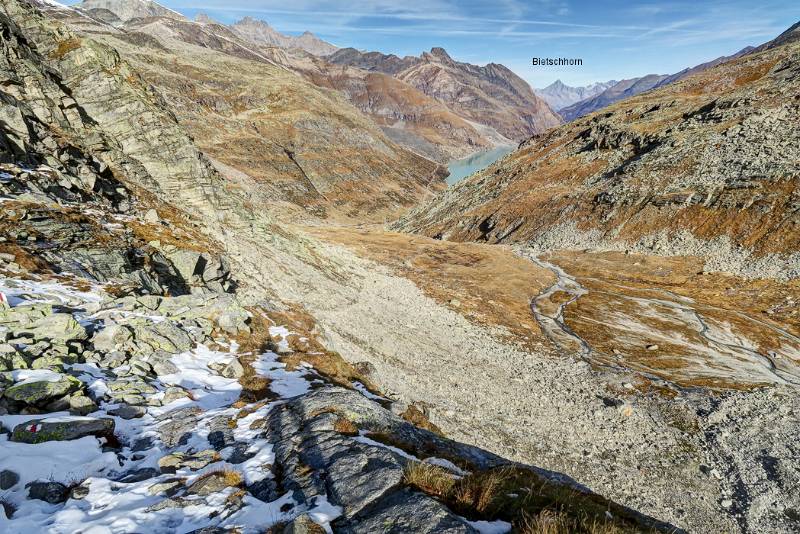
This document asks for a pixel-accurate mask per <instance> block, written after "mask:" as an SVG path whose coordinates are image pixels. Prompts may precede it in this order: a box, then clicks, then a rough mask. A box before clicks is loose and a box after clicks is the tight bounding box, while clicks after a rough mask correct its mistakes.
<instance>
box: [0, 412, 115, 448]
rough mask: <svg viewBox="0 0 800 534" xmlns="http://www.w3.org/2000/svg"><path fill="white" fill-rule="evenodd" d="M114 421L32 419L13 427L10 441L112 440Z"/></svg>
mask: <svg viewBox="0 0 800 534" xmlns="http://www.w3.org/2000/svg"><path fill="white" fill-rule="evenodd" d="M113 435H114V420H113V419H111V418H101V419H95V418H92V417H59V418H52V419H34V420H32V421H28V422H26V423H22V424H20V425H17V426H15V427H14V432H13V433H12V435H11V441H16V442H19V443H44V442H46V441H69V440H73V439H80V438H83V437H86V436H97V437H105V438H112V437H113Z"/></svg>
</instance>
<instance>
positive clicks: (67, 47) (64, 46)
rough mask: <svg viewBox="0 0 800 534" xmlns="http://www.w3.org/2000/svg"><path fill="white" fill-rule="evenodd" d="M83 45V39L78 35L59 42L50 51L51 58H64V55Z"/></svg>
mask: <svg viewBox="0 0 800 534" xmlns="http://www.w3.org/2000/svg"><path fill="white" fill-rule="evenodd" d="M80 47H81V41H80V39H78V38H77V37H70V38H69V39H65V40H63V41H61V42H59V43H58V46H57V47H56V48H55V50H53V51H52V52H50V58H51V59H62V58H63V57H64V56H66V55H67V54H69V53H70V52H72V51H73V50H77V49H78V48H80Z"/></svg>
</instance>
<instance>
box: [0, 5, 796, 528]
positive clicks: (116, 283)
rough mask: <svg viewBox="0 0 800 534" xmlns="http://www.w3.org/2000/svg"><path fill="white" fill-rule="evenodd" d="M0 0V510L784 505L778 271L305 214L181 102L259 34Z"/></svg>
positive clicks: (792, 458)
mask: <svg viewBox="0 0 800 534" xmlns="http://www.w3.org/2000/svg"><path fill="white" fill-rule="evenodd" d="M0 6H1V7H0V23H1V24H2V27H3V30H4V31H3V32H0V39H2V46H0V50H2V67H1V68H0V71H1V72H2V76H3V79H5V80H7V82H6V83H4V84H2V90H0V95H2V99H3V102H4V105H3V106H2V108H0V109H2V112H3V117H4V118H3V121H2V129H1V130H0V132H1V135H0V140H2V143H0V146H2V149H0V154H2V157H1V158H0V163H2V168H1V170H2V173H0V203H2V205H3V209H2V210H0V302H2V304H0V307H1V308H2V310H1V311H0V323H1V326H0V347H1V348H0V365H2V366H3V367H0V377H2V378H0V390H2V399H1V400H0V405H2V408H0V424H2V427H3V428H2V429H1V430H0V431H1V432H2V435H0V488H2V489H0V501H2V504H3V509H2V512H3V513H0V521H5V522H4V523H0V530H3V531H4V532H5V531H8V532H31V531H41V530H50V531H55V532H73V531H75V530H76V528H94V529H95V530H103V529H105V530H113V531H116V530H119V531H148V532H176V531H177V532H190V531H198V530H200V531H203V530H205V531H206V532H207V531H208V529H216V530H217V531H222V532H231V531H237V530H238V531H243V532H247V533H249V532H261V531H264V530H268V529H272V530H273V531H279V532H296V531H302V530H303V529H305V530H310V531H314V530H317V531H318V530H319V527H320V526H321V527H323V528H325V527H330V528H331V529H333V530H335V531H339V530H341V531H344V532H374V531H375V530H391V531H393V532H427V531H441V530H444V529H445V528H447V529H448V530H449V531H455V532H475V531H478V532H488V531H491V532H509V531H523V532H526V531H530V530H533V531H534V532H537V531H542V530H545V531H547V530H548V529H549V530H552V529H556V530H561V531H568V532H574V531H578V532H597V531H598V529H599V531H601V532H632V531H646V532H650V531H652V530H653V529H655V530H656V531H659V530H664V531H669V532H672V531H677V532H680V531H681V529H685V530H688V531H693V532H694V531H698V532H787V533H788V532H793V531H795V530H796V526H797V510H800V502H799V501H798V494H797V492H795V491H794V490H793V489H794V488H795V487H797V484H798V474H797V470H796V469H795V468H794V466H795V464H796V450H795V448H794V443H795V436H796V435H797V433H798V431H800V429H799V428H798V425H799V424H800V423H798V419H797V417H796V414H797V413H800V406H798V402H799V399H800V396H798V395H797V394H796V387H797V386H796V385H795V384H794V381H796V377H797V376H798V368H800V365H798V364H797V362H800V352H798V351H800V344H799V343H800V342H798V341H797V339H798V336H800V326H799V325H800V322H799V321H800V314H799V313H798V310H797V306H796V298H795V295H797V291H798V289H797V283H798V282H797V280H788V281H785V282H781V281H772V280H763V279H753V280H749V279H744V278H742V277H736V276H720V275H719V274H717V273H713V272H704V273H702V274H698V273H701V272H702V271H703V261H702V259H701V258H691V259H685V258H662V257H657V256H644V255H639V254H622V253H616V254H615V253H609V252H605V253H597V252H595V253H592V252H577V251H557V250H554V251H551V252H550V253H548V254H538V255H537V254H534V252H536V251H532V250H530V249H526V250H520V251H519V254H518V253H516V252H515V251H513V250H511V249H510V248H508V247H504V246H497V245H488V244H475V243H457V242H448V241H442V240H436V239H431V238H426V237H423V236H419V235H409V234H397V233H391V232H385V231H382V230H381V229H380V228H376V227H375V226H363V225H362V226H358V225H354V224H353V223H352V219H350V221H351V222H350V224H347V225H344V224H336V223H335V222H332V221H331V220H326V221H323V222H321V223H320V222H318V221H317V220H316V219H314V218H312V217H308V214H307V213H304V212H299V208H298V207H297V204H293V203H290V202H286V201H285V200H286V199H283V198H281V197H280V194H279V193H280V192H278V191H274V190H271V191H270V190H269V188H268V185H267V184H266V183H258V182H256V181H255V180H253V179H252V177H250V176H248V175H246V174H244V173H242V172H241V171H237V169H235V168H233V167H231V166H227V167H226V166H225V164H224V163H222V162H221V161H219V160H217V161H216V162H215V165H214V166H212V165H210V164H209V161H208V159H207V157H206V156H205V155H204V154H203V153H201V152H200V151H199V150H198V149H197V148H196V145H195V144H193V142H192V140H191V138H190V137H189V136H188V135H187V134H186V131H185V127H186V125H187V124H189V123H188V122H186V117H191V115H190V114H191V113H197V111H196V109H197V108H196V107H195V106H196V105H197V104H196V103H197V102H207V103H208V104H207V107H209V108H213V109H220V110H222V109H225V110H226V111H227V112H230V109H233V110H234V111H236V110H237V109H240V108H238V107H236V106H234V105H231V106H230V108H225V107H224V105H225V103H227V102H228V100H220V99H219V96H220V95H219V94H217V93H215V92H214V91H213V89H214V87H213V86H214V84H219V85H220V87H223V89H224V90H225V91H230V90H231V87H230V86H225V85H224V84H225V83H228V84H230V83H235V82H236V80H237V79H239V78H242V77H245V78H244V79H246V76H247V73H248V72H249V70H247V69H255V68H256V67H257V66H258V65H261V64H264V65H270V66H271V68H272V69H275V68H278V67H276V66H275V65H273V63H272V62H273V60H271V59H270V60H269V61H266V62H264V61H263V60H262V62H260V63H259V62H255V61H253V60H249V59H246V58H239V59H240V60H241V61H242V63H241V65H242V66H241V69H240V70H231V71H230V72H229V77H228V79H227V80H220V79H219V78H213V77H212V78H208V79H206V76H207V75H209V74H207V73H206V70H204V69H208V70H209V71H213V70H214V69H220V68H222V69H225V68H230V67H231V65H233V64H232V63H230V59H229V58H230V57H235V56H231V54H222V53H220V51H219V50H217V49H215V48H210V47H206V48H205V50H204V51H203V54H201V55H198V56H197V57H190V56H191V54H192V53H196V52H191V51H192V50H195V48H191V46H195V47H196V48H201V47H200V46H197V45H190V44H189V43H185V42H183V41H181V40H180V39H176V40H165V41H162V40H161V39H160V38H154V37H153V36H151V35H148V34H145V33H125V32H121V31H119V30H117V29H114V28H111V29H109V28H108V26H107V25H102V24H101V25H97V23H96V21H95V22H93V21H92V20H90V19H86V18H85V17H81V18H80V20H81V21H83V22H82V23H81V26H80V27H81V28H84V30H82V31H85V32H86V33H87V34H88V33H91V32H95V31H96V30H97V29H98V28H104V29H102V30H101V31H99V33H96V34H95V35H97V37H98V38H99V39H102V40H107V41H108V42H109V43H114V46H118V47H119V48H120V50H124V49H125V47H129V50H128V51H127V52H126V51H123V52H122V54H123V56H124V57H131V58H133V60H134V61H137V63H138V64H140V65H141V68H143V69H147V68H151V69H153V70H154V72H158V71H159V70H161V71H163V72H160V73H158V76H157V77H156V76H154V77H153V79H154V80H160V82H159V83H160V84H163V85H159V84H155V83H153V82H148V81H147V80H148V78H149V76H152V75H147V76H140V75H139V74H138V73H137V72H136V70H134V69H133V68H132V66H131V64H130V63H128V62H127V61H125V60H123V59H121V57H120V55H119V54H118V53H117V52H115V51H114V50H112V49H111V48H109V47H108V46H107V45H104V44H102V43H99V42H97V41H95V40H94V39H91V38H89V37H86V36H85V35H82V34H81V35H76V34H75V33H73V32H72V31H70V30H68V29H66V28H64V27H62V26H60V25H59V24H58V23H57V22H55V21H53V20H48V19H43V18H41V17H40V16H38V15H37V14H36V13H35V12H34V11H33V10H31V9H30V8H28V7H27V6H26V4H25V3H23V2H21V1H19V0H8V1H6V2H3V3H2V4H0ZM67 11H69V10H67ZM50 13H51V14H53V15H55V14H57V13H54V12H50ZM73 13H75V12H74V11H73ZM59 16H65V15H63V14H59ZM75 20H76V21H77V20H78V19H75ZM75 23H76V24H77V22H75ZM137 24H142V25H143V27H146V26H147V25H148V24H155V25H154V27H158V28H160V29H159V31H174V30H175V28H180V25H175V24H172V23H164V22H163V21H152V20H151V21H150V22H139V23H137ZM215 34H216V33H215ZM216 35H217V37H220V36H221V35H220V34H216ZM201 38H202V40H207V41H206V42H208V43H210V44H214V43H217V44H215V46H217V45H220V46H221V44H220V41H216V40H215V39H213V38H212V36H211V35H208V36H202V37H201ZM228 39H232V40H231V41H225V42H228V43H232V44H238V41H237V38H236V36H232V37H228ZM201 42H202V41H201ZM164 43H167V44H169V45H171V46H172V45H175V46H178V47H179V48H176V50H179V51H180V54H178V53H177V52H175V51H170V49H169V48H167V47H166V46H165V45H164ZM180 43H183V44H180ZM182 46H186V47H187V48H186V49H184V48H180V47H182ZM140 48H142V49H145V50H146V52H149V54H150V59H151V61H152V58H156V59H155V60H156V61H163V58H164V57H166V58H169V59H170V63H168V64H165V65H160V66H158V67H148V65H147V64H146V61H145V59H144V58H145V57H147V54H146V53H145V52H144V51H141V50H139V49H140ZM250 48H251V53H253V52H255V53H260V52H258V51H257V50H254V49H252V47H250ZM164 49H166V50H164ZM135 50H139V52H136V53H132V52H131V51H135ZM190 52H191V53H190ZM137 53H138V54H140V57H139V58H138V59H137V55H136V54H137ZM161 53H164V54H165V55H164V56H163V57H161V56H160V55H159V54H161ZM181 54H186V55H185V56H184V58H188V59H181ZM174 56H178V57H177V58H175V57H174ZM275 57H277V56H275ZM215 61H219V63H215ZM169 69H173V70H174V71H175V72H176V73H175V74H174V75H170V74H169V72H167V71H168V70H169ZM186 72H190V73H192V75H196V76H197V81H192V82H191V83H187V82H186V80H187V79H191V78H187V77H186V74H185V73H186ZM146 73H147V71H145V74H146ZM195 73H197V74H195ZM274 73H282V74H280V75H276V74H274ZM284 75H286V76H288V75H291V76H294V78H288V77H287V78H285V79H284V78H282V77H281V76H284ZM262 76H263V77H264V78H260V77H262ZM268 76H274V77H268ZM254 77H259V80H260V81H261V84H262V85H266V84H265V83H264V80H265V79H266V80H269V82H270V83H272V82H273V81H274V83H276V84H277V85H278V87H279V88H280V89H281V92H279V93H276V94H274V95H271V99H270V100H269V108H270V109H276V108H277V109H282V108H280V107H279V106H280V105H283V103H284V102H289V103H290V104H291V105H294V104H293V103H292V102H291V98H292V97H293V93H294V92H297V94H298V95H299V98H304V99H308V98H309V97H310V96H314V95H319V93H320V91H319V89H316V88H314V87H311V86H307V85H305V84H304V83H303V84H299V85H295V84H296V82H295V81H293V82H292V83H289V82H287V83H286V85H281V84H282V83H283V80H296V79H298V78H297V76H296V75H294V74H292V73H288V74H287V73H286V71H285V70H283V69H281V70H275V71H272V70H268V71H256V72H254ZM209 80H212V81H213V83H211V82H210V81H209ZM232 80H233V81H232ZM167 81H168V82H169V83H166V82H167ZM301 81H302V80H301ZM242 83H245V88H247V87H248V84H250V83H255V82H251V81H246V82H242ZM204 84H208V85H204ZM195 87H197V88H199V89H198V90H197V91H196V92H195V91H193V88H195ZM237 87H238V86H237ZM249 90H250V89H248V91H249ZM248 91H242V93H241V94H242V95H243V96H244V103H243V105H246V104H247V102H248V101H249V99H250V98H251V96H250V95H252V94H253V93H251V92H248ZM305 91H312V93H311V94H310V95H309V93H307V92H305ZM225 95H226V97H227V98H231V99H232V100H230V102H233V103H238V100H236V99H235V98H234V97H236V96H237V95H232V94H229V93H227V92H226V93H225ZM332 98H333V97H332ZM217 106H219V108H217ZM288 109H294V108H291V107H289V108H288ZM237 112H238V111H237ZM215 113H216V112H215ZM219 113H220V114H221V113H222V112H221V111H220V112H219ZM241 113H242V116H241V117H240V120H241V119H242V118H244V119H246V117H247V115H246V113H244V112H241ZM208 116H209V117H214V115H213V114H209V115H208ZM362 120H363V119H362ZM222 124H223V125H224V123H222ZM259 124H260V123H258V122H256V125H257V126H258V125H259ZM274 124H277V125H280V122H278V123H270V125H271V126H272V125H274ZM315 124H318V123H315ZM212 125H214V126H216V125H217V123H213V124H212ZM200 126H202V124H200ZM349 126H350V127H351V128H352V130H349V131H350V132H351V133H352V134H353V135H355V133H357V131H358V130H357V129H356V126H357V124H356V123H352V124H350V125H349ZM274 127H275V128H276V129H277V130H279V128H278V126H274ZM366 127H367V128H372V126H370V125H369V123H368V122H367V124H366ZM372 131H374V130H370V129H368V130H367V132H366V133H365V134H364V135H366V136H367V137H369V136H370V135H372V134H371V133H370V132H372ZM267 133H269V132H267ZM205 135H206V137H205V141H204V142H208V143H211V142H213V140H214V137H213V136H212V135H211V134H210V133H208V134H205ZM315 135H318V133H317V129H315V128H311V129H309V130H307V131H303V132H302V134H301V135H298V136H297V137H296V138H295V139H297V140H298V142H303V140H304V139H305V138H308V139H311V141H312V142H313V140H314V139H315V137H314V136H315ZM226 139H228V142H227V147H225V148H227V149H228V150H229V151H230V150H237V151H240V150H242V149H241V148H240V147H239V146H237V138H236V137H233V136H232V137H230V138H226ZM333 139H334V141H335V137H334V138H333ZM351 139H352V136H348V137H347V138H345V139H344V141H345V142H350V140H351ZM248 142H249V141H248ZM323 146H324V145H323ZM337 146H338V145H336V144H334V145H333V148H336V147H337ZM218 151H219V152H218V153H219V154H221V155H225V150H223V149H222V147H219V148H218ZM254 154H255V152H254ZM358 154H359V153H358V152H352V153H349V154H348V156H349V157H351V158H356V157H358ZM367 154H369V153H368V152H367ZM235 157H237V158H241V161H242V162H249V161H250V160H249V159H248V158H247V157H246V153H244V152H241V151H240V152H237V153H236V154H235ZM325 157H326V158H329V157H332V155H331V154H328V153H326V154H325ZM386 157H388V158H391V157H392V153H391V151H390V152H389V153H388V154H387V155H386ZM257 161H258V160H257V159H256V158H255V157H254V158H253V160H252V162H251V163H250V164H251V165H253V166H254V167H256V166H257V163H256V162H257ZM305 164H306V163H305V160H303V161H301V165H305ZM214 167H218V168H220V169H223V170H224V171H225V173H224V174H220V173H219V172H218V171H216V170H215V168H214ZM329 172H331V173H338V172H340V168H339V167H334V168H332V169H331V170H330V171H329ZM342 172H345V173H346V172H347V170H346V169H345V170H344V171H342ZM275 176H279V173H277V172H276V173H275ZM330 178H331V179H335V178H336V175H335V174H334V175H332V176H331V177H330ZM376 185H379V184H376ZM265 190H267V191H266V192H264V191H265ZM361 220H363V219H356V221H359V222H360V221H361ZM300 223H305V224H300ZM584 344H586V345H588V347H589V350H588V352H586V351H585V345H584ZM176 369H177V371H176ZM7 392H10V394H9V395H7ZM3 410H4V411H7V412H8V413H3ZM53 410H59V411H53ZM87 412H88V414H87ZM79 414H86V415H82V416H81V415H79ZM84 417H85V418H84ZM112 425H113V429H112ZM442 433H443V434H445V435H446V436H447V437H448V438H450V439H447V438H444V437H442V436H441V434H442ZM531 464H533V465H536V466H538V467H536V468H533V467H530V466H531ZM586 488H591V489H592V490H594V491H596V492H599V493H601V494H602V495H606V496H607V497H609V498H611V499H613V500H614V501H616V502H619V503H620V504H622V505H624V506H626V507H628V508H623V507H620V506H619V505H615V504H613V502H609V501H608V499H606V498H603V497H599V496H598V495H597V494H595V493H588V492H587V491H586ZM532 489H534V491H531V490H532ZM109 503H110V504H109ZM630 508H634V509H636V510H639V511H640V512H642V513H645V514H647V515H648V516H651V517H656V518H659V519H661V520H664V521H667V522H668V523H670V524H671V525H674V528H673V526H671V525H665V524H663V523H659V522H655V521H654V520H652V519H648V518H647V517H642V516H641V515H640V514H637V513H635V512H632V511H631V510H630ZM9 516H10V518H11V519H10V521H6V518H7V517H9ZM276 523H278V524H276ZM282 523H289V524H288V525H285V524H282ZM78 524H80V526H77V527H76V525H78Z"/></svg>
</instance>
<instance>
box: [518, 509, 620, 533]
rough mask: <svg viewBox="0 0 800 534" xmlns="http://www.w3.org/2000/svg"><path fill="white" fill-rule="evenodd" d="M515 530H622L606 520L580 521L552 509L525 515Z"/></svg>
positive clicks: (558, 531)
mask: <svg viewBox="0 0 800 534" xmlns="http://www.w3.org/2000/svg"><path fill="white" fill-rule="evenodd" d="M514 531H515V532H517V533H519V534H573V533H574V532H582V533H585V534H621V533H622V532H624V531H623V530H622V529H620V528H619V527H617V526H614V525H613V524H611V523H609V522H608V521H602V522H600V521H597V520H594V521H590V522H587V521H580V520H576V519H575V518H573V517H570V516H569V515H567V514H565V513H564V512H558V511H554V510H542V511H541V512H539V513H538V514H537V515H535V516H527V515H526V516H525V517H524V518H523V519H522V521H520V522H519V523H518V524H517V525H516V528H515V529H514Z"/></svg>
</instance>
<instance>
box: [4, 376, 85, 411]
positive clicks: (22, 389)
mask: <svg viewBox="0 0 800 534" xmlns="http://www.w3.org/2000/svg"><path fill="white" fill-rule="evenodd" d="M26 373H30V377H28V378H25V379H23V380H22V382H19V383H17V384H14V385H13V386H11V387H10V388H8V389H6V392H5V396H6V398H8V399H11V400H13V401H17V402H22V403H25V404H28V405H36V404H46V403H48V402H50V401H52V400H54V399H57V398H60V397H63V396H65V395H69V394H70V393H73V392H75V391H77V390H78V389H80V388H81V386H82V384H81V381H80V380H78V379H77V378H74V377H72V376H69V375H63V374H60V373H54V372H52V371H44V370H40V371H30V372H26ZM23 376H26V375H23Z"/></svg>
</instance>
